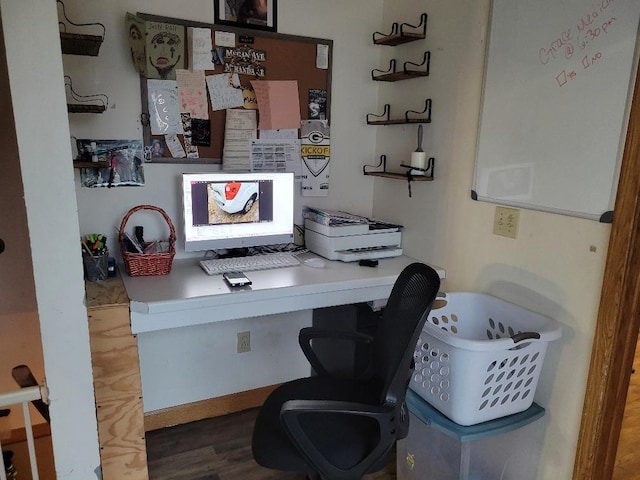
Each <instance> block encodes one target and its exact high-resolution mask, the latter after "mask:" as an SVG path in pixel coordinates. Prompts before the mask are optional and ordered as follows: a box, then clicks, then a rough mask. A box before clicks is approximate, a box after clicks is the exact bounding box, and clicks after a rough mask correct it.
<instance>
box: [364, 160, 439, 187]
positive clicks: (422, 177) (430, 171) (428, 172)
mask: <svg viewBox="0 0 640 480" xmlns="http://www.w3.org/2000/svg"><path fill="white" fill-rule="evenodd" d="M435 161H436V160H435V158H433V157H430V158H429V161H428V162H427V166H426V168H416V167H412V166H411V165H405V164H403V163H401V164H400V167H402V168H406V169H407V171H406V172H387V156H386V155H381V156H380V163H378V165H363V166H362V173H363V175H368V176H371V177H382V178H391V179H394V180H405V181H406V182H407V187H408V189H409V197H411V182H431V181H433V178H434V169H435ZM380 167H382V170H367V168H380ZM416 171H420V172H424V174H416V173H414V172H416Z"/></svg>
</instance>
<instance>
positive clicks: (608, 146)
mask: <svg viewBox="0 0 640 480" xmlns="http://www.w3.org/2000/svg"><path fill="white" fill-rule="evenodd" d="M639 19H640V0H493V2H492V7H491V21H490V34H489V42H488V45H487V53H486V60H485V79H484V87H483V98H482V108H481V113H480V126H479V134H478V144H477V153H476V164H475V171H474V185H473V190H472V192H471V195H472V198H474V199H477V200H485V201H490V202H494V203H500V204H507V205H513V206H519V207H522V208H531V209H535V210H544V211H551V212H555V213H560V214H566V215H573V216H579V217H585V218H591V219H595V220H600V221H611V220H610V219H611V217H612V211H613V204H614V200H615V193H616V186H617V178H618V165H619V159H620V157H621V154H622V149H623V147H624V135H625V133H626V120H627V107H628V98H630V95H629V94H630V88H631V86H632V85H633V82H632V80H633V79H634V76H635V71H636V70H635V66H636V53H635V52H636V44H637V43H638V41H637V39H638V21H639Z"/></svg>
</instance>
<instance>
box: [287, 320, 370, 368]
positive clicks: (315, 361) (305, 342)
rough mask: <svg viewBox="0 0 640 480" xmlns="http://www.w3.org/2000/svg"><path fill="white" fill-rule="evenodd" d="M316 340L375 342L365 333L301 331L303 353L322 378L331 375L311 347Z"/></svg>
mask: <svg viewBox="0 0 640 480" xmlns="http://www.w3.org/2000/svg"><path fill="white" fill-rule="evenodd" d="M315 338H333V339H339V340H352V341H354V342H360V343H364V344H370V343H371V342H372V341H373V337H371V336H370V335H366V334H364V333H360V332H355V331H349V330H324V329H320V328H314V327H306V328H303V329H301V330H300V333H299V334H298V343H299V344H300V348H302V353H304V356H305V357H307V360H308V361H309V363H310V364H311V368H313V370H314V371H315V372H316V373H317V374H318V375H321V376H328V375H330V373H329V371H328V370H327V369H326V368H325V366H324V365H323V364H322V362H321V361H320V359H319V358H318V355H317V354H316V352H315V351H314V350H313V347H312V346H311V341H312V340H313V339H315Z"/></svg>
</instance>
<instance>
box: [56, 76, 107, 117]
mask: <svg viewBox="0 0 640 480" xmlns="http://www.w3.org/2000/svg"><path fill="white" fill-rule="evenodd" d="M64 84H65V87H67V89H68V92H69V97H68V98H70V99H71V100H73V101H74V102H80V103H67V112H69V113H103V112H104V111H105V110H106V109H107V106H108V105H109V97H107V96H106V95H105V94H103V93H97V94H95V95H79V94H78V93H76V92H75V91H74V90H73V85H72V83H71V77H70V76H68V75H65V77H64Z"/></svg>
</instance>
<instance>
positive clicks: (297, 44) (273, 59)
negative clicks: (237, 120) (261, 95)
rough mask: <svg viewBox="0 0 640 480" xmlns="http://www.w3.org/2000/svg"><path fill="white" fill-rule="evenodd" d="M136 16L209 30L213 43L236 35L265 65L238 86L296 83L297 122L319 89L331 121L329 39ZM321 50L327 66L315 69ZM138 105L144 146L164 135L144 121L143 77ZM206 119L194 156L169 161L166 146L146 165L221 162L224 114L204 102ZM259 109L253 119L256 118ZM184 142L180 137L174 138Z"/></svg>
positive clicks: (244, 76) (146, 113)
mask: <svg viewBox="0 0 640 480" xmlns="http://www.w3.org/2000/svg"><path fill="white" fill-rule="evenodd" d="M136 15H137V17H138V18H140V19H142V20H144V21H146V22H163V23H168V24H173V25H181V26H184V27H185V36H184V38H185V40H186V38H187V36H186V30H187V28H188V27H199V28H207V29H210V30H211V35H212V43H213V46H214V48H216V45H215V32H217V31H219V32H228V33H232V34H235V37H236V45H237V46H244V45H247V46H248V47H249V48H251V49H253V50H255V51H259V52H264V57H265V58H264V61H263V62H261V63H260V67H261V68H263V69H264V70H263V71H261V72H260V76H255V75H251V74H239V75H238V78H239V80H240V83H241V85H242V86H243V87H248V86H250V82H251V81H252V80H288V81H291V80H293V81H296V82H297V84H298V93H299V103H300V110H301V111H300V118H301V119H303V120H305V119H309V117H310V115H309V105H310V102H311V100H312V98H311V97H313V96H314V95H317V92H318V91H321V92H326V98H323V101H326V105H325V106H324V110H325V112H326V113H325V115H326V119H327V120H328V121H329V123H330V120H331V117H330V106H331V62H332V46H333V42H332V40H326V39H319V38H311V37H302V36H296V35H286V34H280V33H275V32H269V31H261V30H255V29H245V28H238V27H233V26H226V25H215V24H207V23H200V22H193V21H188V20H182V19H177V18H170V17H161V16H157V15H150V14H146V13H137V14H136ZM319 48H320V49H321V50H323V51H324V52H325V54H326V55H327V56H328V59H327V64H328V68H318V67H317V65H316V59H317V55H318V49H319ZM184 50H185V51H184V54H185V57H186V58H185V62H184V65H185V68H188V67H187V66H188V65H189V60H190V59H189V58H188V57H189V55H190V54H191V52H190V51H189V48H185V49H184ZM219 73H222V69H221V68H220V66H219V65H216V68H215V69H214V70H211V71H209V70H205V75H215V74H219ZM140 90H141V105H142V125H143V140H144V145H146V146H148V145H151V144H152V142H153V141H154V140H155V139H159V140H163V141H164V137H163V135H152V132H151V127H150V124H149V122H148V118H149V105H148V92H147V78H145V77H144V76H141V77H140ZM208 108H209V120H210V130H211V139H210V145H209V146H198V151H199V158H172V157H171V154H170V153H169V152H168V149H167V148H165V149H164V150H165V151H164V156H162V157H159V158H151V159H150V160H149V161H151V162H153V163H221V162H222V149H223V142H224V128H225V118H226V110H215V111H214V110H212V109H211V103H210V102H208ZM259 115H260V114H259V111H258V118H259ZM178 137H179V138H180V140H181V141H183V138H182V135H178Z"/></svg>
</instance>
